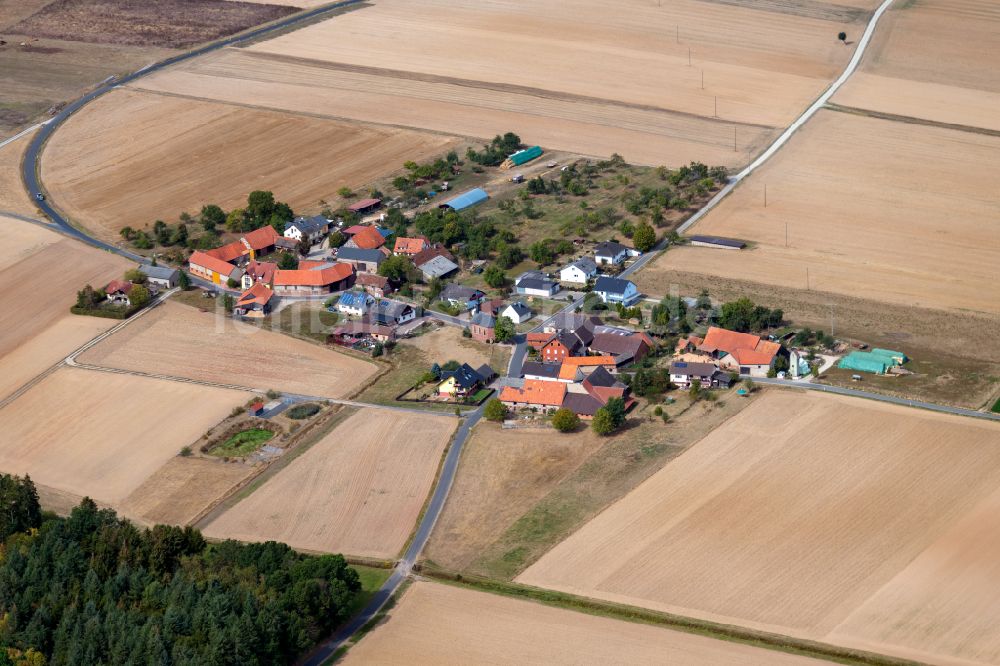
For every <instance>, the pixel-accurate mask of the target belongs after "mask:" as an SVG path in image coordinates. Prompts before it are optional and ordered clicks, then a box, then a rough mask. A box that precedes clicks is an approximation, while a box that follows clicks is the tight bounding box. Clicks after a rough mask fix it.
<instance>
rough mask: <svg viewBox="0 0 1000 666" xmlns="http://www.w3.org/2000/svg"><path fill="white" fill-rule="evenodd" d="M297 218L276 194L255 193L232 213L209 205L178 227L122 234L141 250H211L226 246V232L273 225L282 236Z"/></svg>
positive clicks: (155, 225)
mask: <svg viewBox="0 0 1000 666" xmlns="http://www.w3.org/2000/svg"><path fill="white" fill-rule="evenodd" d="M294 218H295V213H294V212H293V211H292V208H291V206H289V205H288V204H287V203H285V202H283V201H277V200H276V199H275V198H274V193H273V192H269V191H267V190H255V191H253V192H251V193H250V194H249V196H247V203H246V205H245V206H243V207H239V208H234V209H233V210H231V211H229V212H228V213H227V212H226V211H224V210H223V209H222V208H221V207H219V206H217V205H216V204H206V205H205V206H202V208H201V212H200V213H198V214H197V215H195V216H192V215H189V214H188V213H181V214H180V218H179V219H180V222H178V223H177V224H167V223H166V222H164V221H163V220H156V221H155V222H154V223H153V226H152V229H151V230H150V231H146V230H145V229H134V228H132V227H129V226H126V227H122V229H121V231H120V232H119V233H120V234H121V237H122V238H124V239H125V240H127V241H129V242H130V243H132V245H133V246H134V247H136V248H138V249H140V250H148V249H152V248H153V247H156V246H160V247H179V248H187V249H189V250H210V249H213V248H216V247H219V246H220V245H221V244H222V236H221V232H222V231H230V232H235V233H245V232H247V231H253V230H254V229H260V228H261V227H263V226H265V225H268V224H269V225H271V226H272V227H274V229H275V231H277V232H278V233H279V234H282V233H284V232H285V224H287V223H288V222H291V221H292V220H293V219H294Z"/></svg>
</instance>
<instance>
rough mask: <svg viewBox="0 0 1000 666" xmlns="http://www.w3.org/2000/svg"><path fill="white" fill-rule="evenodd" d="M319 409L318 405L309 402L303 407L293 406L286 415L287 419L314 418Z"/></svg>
mask: <svg viewBox="0 0 1000 666" xmlns="http://www.w3.org/2000/svg"><path fill="white" fill-rule="evenodd" d="M319 409H320V407H319V405H317V404H314V403H311V402H310V403H306V404H304V405H295V406H294V407H292V408H291V409H289V410H288V411H287V412H286V414H288V418H290V419H296V420H302V419H307V418H309V417H310V416H315V415H316V414H318V413H319Z"/></svg>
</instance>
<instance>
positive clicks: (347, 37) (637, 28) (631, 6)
mask: <svg viewBox="0 0 1000 666" xmlns="http://www.w3.org/2000/svg"><path fill="white" fill-rule="evenodd" d="M875 4H876V3H875V2H866V1H862V2H861V3H860V5H861V6H860V7H847V6H840V5H834V4H828V5H824V6H823V7H822V8H819V7H818V6H817V7H811V8H796V7H785V8H784V9H783V10H779V9H775V8H772V11H768V10H766V9H761V8H760V7H757V8H753V7H750V6H737V5H735V4H729V3H725V4H723V3H719V4H715V3H703V2H696V1H695V0H673V1H671V2H667V3H665V6H662V7H661V6H657V5H654V4H651V3H647V2H639V1H633V2H629V3H627V5H626V6H622V5H621V4H620V3H619V4H618V5H615V6H614V7H613V8H612V7H610V6H608V5H606V4H603V3H599V2H596V0H588V1H587V2H583V3H576V4H575V5H574V8H573V12H572V13H569V14H567V12H566V11H565V6H564V5H563V4H561V3H559V2H556V1H554V0H546V1H544V2H541V3H537V2H536V3H532V4H531V5H524V4H520V3H516V2H512V1H509V0H504V1H500V2H492V3H476V2H461V3H455V2H443V1H441V0H423V1H421V2H420V3H417V4H415V3H412V2H405V3H404V2H379V3H376V4H374V5H370V6H363V7H358V8H355V9H353V10H352V11H348V12H345V13H344V14H342V15H339V16H336V17H333V18H331V19H330V20H327V21H323V22H320V23H317V24H314V25H312V26H309V27H307V28H304V29H302V30H298V31H296V32H294V33H290V34H286V35H282V36H279V37H276V38H275V39H272V40H267V41H263V42H259V43H256V44H254V45H252V46H250V47H248V48H246V49H227V50H226V51H225V52H221V53H218V54H213V55H212V56H210V57H208V58H201V59H199V60H198V61H196V62H191V63H186V64H184V65H182V66H180V67H175V68H171V69H170V70H168V71H164V72H159V73H157V74H155V75H154V76H152V77H149V78H147V79H144V80H143V81H141V82H138V83H137V85H138V86H140V87H142V88H146V89H150V90H158V91H163V92H169V93H174V94H181V95H191V96H194V97H204V98H208V99H216V100H225V101H231V102H237V103H241V104H254V105H261V106H269V107H273V108H283V109H287V108H296V109H300V110H306V111H310V112H316V113H322V114H326V115H332V116H337V117H344V118H353V119H358V120H364V121H368V122H377V123H383V124H386V125H395V126H408V127H415V128H420V129H430V130H433V131H441V132H448V133H453V134H458V135H464V136H470V137H491V136H492V135H494V134H495V133H497V132H501V131H504V130H508V129H509V130H513V131H515V132H517V133H519V134H520V135H521V136H522V137H524V138H525V139H526V140H527V141H531V142H535V143H540V144H542V145H543V146H545V147H547V148H550V149H558V150H567V151H571V152H574V153H581V154H586V155H596V156H605V157H606V156H608V155H610V154H611V153H612V152H618V153H621V154H623V155H625V157H626V158H627V159H629V160H630V161H632V162H635V163H639V164H667V165H673V166H676V165H678V164H682V163H687V162H689V161H692V160H699V161H702V162H706V163H711V164H723V165H727V166H735V165H738V164H742V163H744V162H745V161H746V159H747V156H748V154H752V153H754V152H756V151H757V150H759V149H760V148H761V147H762V146H763V145H765V144H766V143H767V141H768V139H769V138H770V137H772V136H773V135H774V134H775V129H774V128H776V127H780V126H783V125H785V124H787V123H788V122H789V121H790V120H791V119H792V118H793V117H794V116H795V114H796V113H797V112H798V111H799V110H801V108H803V107H804V106H806V105H807V103H808V102H809V101H810V100H812V99H813V98H815V96H816V95H817V94H818V93H819V91H821V90H822V89H823V88H824V87H825V86H826V85H827V84H828V82H829V81H830V80H832V79H833V78H834V76H835V75H836V73H837V72H839V71H840V69H841V68H842V67H843V64H844V63H845V62H846V61H847V59H848V58H849V55H850V49H848V48H845V47H844V46H843V45H841V44H840V43H838V42H837V41H836V39H835V38H832V37H835V35H836V34H837V32H838V30H839V29H841V28H845V29H848V30H853V31H859V30H860V27H861V26H862V25H863V23H864V20H865V17H866V16H867V10H868V9H871V8H872V7H873V6H874V5H875ZM748 34H753V35H755V38H754V39H752V40H747V39H746V35H748ZM689 50H690V64H689V62H688V61H689ZM640 73H641V74H640ZM703 73H704V84H703V83H702V74H703ZM716 99H717V100H718V108H717V109H716ZM716 116H717V117H716ZM734 141H735V144H736V145H735V148H734Z"/></svg>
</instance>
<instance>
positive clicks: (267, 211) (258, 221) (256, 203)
mask: <svg viewBox="0 0 1000 666" xmlns="http://www.w3.org/2000/svg"><path fill="white" fill-rule="evenodd" d="M274 207H275V200H274V193H273V192H270V191H267V190H254V191H253V192H251V193H250V194H249V195H248V196H247V207H246V213H247V217H248V218H249V219H250V222H251V224H252V225H253V228H257V227H262V226H264V225H265V224H266V223H267V222H268V221H269V220H270V219H271V215H272V214H273V213H274Z"/></svg>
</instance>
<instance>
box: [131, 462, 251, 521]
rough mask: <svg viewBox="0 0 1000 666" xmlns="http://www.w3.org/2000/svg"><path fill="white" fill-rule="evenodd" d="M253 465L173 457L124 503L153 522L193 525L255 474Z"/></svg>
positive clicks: (133, 516)
mask: <svg viewBox="0 0 1000 666" xmlns="http://www.w3.org/2000/svg"><path fill="white" fill-rule="evenodd" d="M253 469H254V468H253V466H252V465H244V464H242V463H229V462H222V461H221V460H209V459H207V458H195V457H188V458H182V457H180V456H177V457H174V458H171V459H170V460H168V461H167V463H166V464H165V465H163V467H161V468H160V469H158V470H156V472H155V473H154V474H153V475H152V476H150V477H149V478H148V479H146V481H145V482H144V483H143V484H142V485H141V486H139V487H138V488H136V489H135V491H133V492H132V494H130V495H129V496H128V497H126V498H125V500H124V501H123V502H122V504H121V509H122V512H123V513H125V514H126V515H128V516H130V517H132V518H137V519H139V520H141V521H143V522H145V523H149V524H167V525H190V524H192V523H194V521H195V520H196V519H197V518H198V517H199V516H200V515H201V514H202V513H203V512H204V511H205V510H206V509H207V508H209V507H210V506H212V505H214V504H215V503H216V502H218V501H219V500H220V499H221V498H222V497H224V496H225V495H226V494H227V493H228V492H229V491H230V490H231V489H232V488H233V487H235V486H236V485H238V484H239V483H240V482H242V481H243V480H244V479H246V478H247V477H248V476H250V474H252V473H253Z"/></svg>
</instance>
